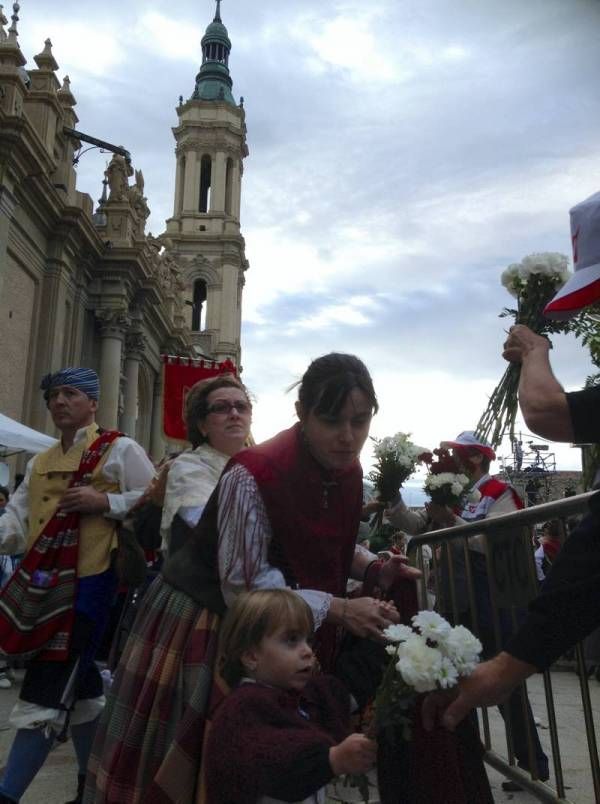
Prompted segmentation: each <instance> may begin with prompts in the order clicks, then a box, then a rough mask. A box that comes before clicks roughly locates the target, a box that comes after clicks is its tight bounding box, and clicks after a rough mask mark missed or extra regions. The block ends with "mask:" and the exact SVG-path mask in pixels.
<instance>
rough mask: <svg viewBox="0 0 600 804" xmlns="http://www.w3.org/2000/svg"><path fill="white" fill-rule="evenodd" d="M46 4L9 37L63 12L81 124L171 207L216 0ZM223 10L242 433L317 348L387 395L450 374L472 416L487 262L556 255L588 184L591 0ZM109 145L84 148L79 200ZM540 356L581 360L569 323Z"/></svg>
mask: <svg viewBox="0 0 600 804" xmlns="http://www.w3.org/2000/svg"><path fill="white" fill-rule="evenodd" d="M46 6H47V3H46V2H43V0H28V2H27V3H23V5H22V11H21V17H22V21H21V24H20V30H21V44H22V47H23V49H24V51H25V54H26V56H27V57H28V60H29V62H30V63H31V57H32V55H33V54H34V53H36V52H39V50H40V49H41V46H42V42H43V38H45V37H46V36H47V35H50V36H51V37H52V38H53V40H56V42H58V41H59V40H60V39H61V35H63V33H64V31H68V30H69V27H68V26H69V25H70V24H74V23H77V24H78V25H79V26H80V27H79V28H78V29H77V31H79V34H78V39H80V40H81V41H80V45H81V47H80V49H79V50H78V49H77V48H76V47H75V43H74V42H73V41H71V42H69V41H68V40H67V41H61V47H60V49H59V48H58V47H55V55H56V58H57V59H58V61H59V62H60V63H61V65H62V67H64V68H65V69H64V70H61V73H60V74H61V75H62V74H63V72H66V71H69V72H70V73H71V79H72V87H73V91H74V93H75V95H76V97H77V99H78V101H79V103H78V106H77V112H78V114H79V116H80V118H81V120H80V124H79V125H80V127H81V128H82V130H84V131H88V132H90V133H92V134H94V135H95V136H100V137H102V138H104V139H107V140H110V141H112V142H116V143H121V144H123V145H125V146H126V147H128V148H129V149H130V150H131V151H132V153H133V155H134V162H135V165H136V167H138V168H139V167H141V168H142V169H143V170H144V174H145V177H146V188H147V192H148V196H149V203H150V206H151V208H152V213H153V214H152V218H151V221H150V227H151V229H152V230H153V231H154V232H155V233H157V232H159V231H161V230H162V229H163V227H164V219H165V218H166V217H168V216H169V215H170V214H171V208H172V193H173V185H174V168H175V161H174V157H173V139H172V135H171V131H170V127H171V126H173V125H174V124H175V123H176V114H175V106H176V104H177V98H178V96H179V95H180V94H182V95H183V96H184V97H185V98H187V97H189V95H190V94H191V92H192V90H193V86H194V79H195V75H196V72H197V69H198V65H199V62H200V38H201V36H202V33H203V31H204V28H205V26H206V24H207V23H208V22H209V20H210V19H211V15H212V11H213V8H214V5H213V4H212V3H210V2H203V3H201V4H198V3H197V2H196V0H193V1H192V0H173V2H172V3H171V4H170V6H169V8H168V9H166V8H165V9H164V10H161V9H160V8H158V9H154V8H151V7H149V6H148V4H147V3H146V2H142V0H134V1H133V2H129V3H127V4H123V3H116V2H114V0H105V2H104V3H103V4H101V6H97V7H96V6H90V7H89V8H88V7H87V5H86V11H85V16H84V15H83V12H82V10H81V4H80V3H77V2H70V0H67V1H66V2H63V3H61V4H60V9H56V8H55V9H54V10H53V14H52V15H51V17H48V15H47V9H46ZM159 12H160V13H159ZM222 12H223V18H224V21H225V22H226V24H227V25H228V28H229V33H230V37H231V39H232V42H233V51H232V57H231V63H230V66H231V70H232V76H233V79H234V92H235V94H236V96H237V97H239V95H244V96H245V99H246V111H247V123H248V137H249V146H250V157H249V159H248V160H247V163H246V170H245V174H244V196H243V210H242V216H243V217H242V228H243V231H244V234H245V236H246V239H247V244H248V257H249V259H250V263H251V269H250V271H249V272H248V275H247V285H246V291H245V318H246V323H245V325H244V334H243V337H244V343H243V347H244V353H243V362H244V366H245V370H246V375H247V377H248V381H249V382H250V383H251V385H252V387H253V388H254V389H255V391H256V392H257V394H258V396H259V398H262V399H265V400H268V405H269V406H271V407H270V409H271V410H273V411H274V410H275V407H276V406H277V405H280V406H281V407H280V408H278V410H279V411H280V413H277V414H275V413H272V414H271V415H269V416H268V417H265V423H264V424H261V425H260V427H263V428H264V432H259V433H257V434H258V435H259V436H261V437H262V436H266V435H268V427H269V426H273V424H274V422H276V421H282V422H283V421H286V422H287V419H288V418H289V414H288V411H290V412H291V408H292V403H291V400H290V398H289V397H288V398H285V397H283V396H282V395H281V390H282V389H283V388H284V387H285V386H286V385H287V384H289V382H291V381H292V380H293V379H295V378H297V377H298V375H299V373H301V371H302V369H303V367H304V366H305V364H306V362H307V361H308V359H309V358H310V357H314V356H316V355H318V354H321V353H323V352H325V351H328V350H330V349H343V350H346V351H356V352H357V353H359V354H361V355H362V356H363V357H364V358H365V359H366V360H367V362H368V363H369V365H371V366H372V367H373V371H374V373H376V375H377V378H378V382H379V383H380V385H381V387H382V399H385V400H393V399H395V394H396V387H397V385H398V382H399V380H398V378H399V377H400V375H401V374H402V372H405V373H406V375H407V376H409V377H410V378H411V383H412V384H413V385H417V386H419V387H420V383H419V380H418V378H419V377H423V386H422V387H423V388H424V389H426V391H428V390H429V389H430V388H431V387H433V386H432V385H428V383H432V382H433V380H432V379H431V378H432V376H434V375H435V376H438V374H439V377H447V378H452V383H451V385H449V387H452V389H455V388H456V389H459V388H460V384H459V383H460V381H462V382H464V387H465V389H468V394H469V396H470V397H471V396H473V395H474V396H475V397H476V398H475V399H472V398H469V399H468V401H467V400H463V403H464V413H465V418H471V419H472V418H473V416H475V415H476V411H477V410H480V409H481V408H482V407H483V405H484V404H485V398H486V393H488V392H489V391H486V388H487V387H488V386H489V384H490V381H491V383H492V384H493V382H494V381H495V379H496V378H497V377H499V376H500V374H501V372H502V370H503V368H504V365H503V361H502V360H501V358H500V356H499V350H500V345H501V343H502V340H503V327H504V322H502V321H501V320H499V319H498V317H497V316H498V313H499V312H500V310H501V309H502V307H504V306H505V305H507V304H509V303H510V298H509V297H508V296H507V294H506V293H505V291H504V290H503V288H502V287H501V286H500V282H499V276H500V273H501V271H502V270H503V268H504V267H505V266H506V265H507V264H508V263H510V262H514V261H517V260H520V259H521V258H522V257H523V256H524V255H525V254H527V253H530V252H532V251H547V250H548V251H550V250H557V251H563V252H565V253H569V249H570V242H569V231H568V216H567V212H568V209H569V207H570V206H571V205H572V204H573V203H576V202H577V201H579V200H581V199H582V198H584V197H585V196H586V195H589V194H590V193H592V192H594V191H596V190H597V189H598V187H597V165H598V161H597V147H598V146H597V131H598V127H599V124H600V107H599V104H600V95H599V94H598V91H597V76H598V75H600V53H599V52H598V48H597V42H596V39H597V31H598V28H599V23H600V3H598V2H592V0H572V2H570V3H565V2H564V0H530V2H528V3H526V4H524V3H522V2H519V1H518V0H506V2H503V3H497V2H493V0H483V2H480V3H477V4H475V3H472V2H470V0H456V1H455V2H452V3H440V2H439V0H407V1H406V2H403V3H398V2H396V0H387V1H386V0H380V2H378V3H377V4H373V7H370V6H368V5H367V4H365V3H364V1H363V0H360V2H359V0H346V1H345V2H334V1H333V0H332V2H328V3H322V2H317V0H286V2H285V3H281V2H275V0H264V1H263V2H261V3H260V4H257V3H248V2H243V0H227V1H226V2H224V3H223V7H222ZM149 15H154V16H149ZM86 31H87V35H88V37H89V41H88V40H87V39H86V36H85V34H86ZM102 35H106V38H105V39H104V40H102V47H100V46H98V49H97V50H94V41H95V40H96V41H100V40H99V39H98V37H101V36H102ZM83 40H85V42H84V43H83V44H87V46H88V48H89V57H87V58H86V50H85V48H84V47H83V44H82V42H83ZM55 44H56V43H55ZM105 159H106V157H105V156H102V155H98V154H94V153H93V152H92V153H90V154H89V155H86V156H85V157H83V159H82V162H81V165H80V168H79V176H80V183H81V184H82V186H83V187H84V188H85V189H87V190H88V191H89V192H90V193H91V194H92V196H93V197H94V198H97V197H98V195H99V193H100V189H101V185H100V182H101V178H102V170H103V165H104V161H105ZM357 298H358V299H361V298H363V299H367V300H369V302H368V303H367V302H365V303H364V304H363V305H362V306H361V304H360V303H357V302H356V299H357ZM361 316H362V318H361ZM363 319H364V320H363ZM311 322H313V324H315V326H316V325H319V326H318V328H315V327H314V326H313V327H311V326H310V323H311ZM559 341H560V342H559ZM553 359H554V362H555V365H556V368H557V374H558V375H559V376H560V377H561V379H563V381H564V382H565V383H566V384H568V385H569V386H576V385H577V384H578V383H581V382H583V380H584V378H585V375H586V374H587V373H589V370H590V367H589V361H587V359H586V358H585V356H584V355H583V354H582V353H581V350H580V347H579V346H578V345H577V344H576V343H574V342H572V341H569V340H568V339H557V343H556V349H555V352H554V356H553ZM436 372H437V373H438V374H436ZM473 378H479V379H481V382H480V383H479V384H473ZM448 382H449V383H450V380H449V379H448ZM457 383H458V384H457ZM489 390H491V388H490V389H489ZM413 392H415V393H417V394H418V388H416V389H413ZM429 392H430V390H429ZM457 393H460V391H458V390H457ZM466 395H467V394H466V392H465V396H466ZM278 399H279V401H277V400H278ZM459 403H460V400H458V401H455V404H454V405H453V406H447V407H448V410H442V411H439V410H438V411H437V412H435V413H434V412H433V411H434V408H435V406H434V405H431V404H430V403H429V402H423V401H422V402H421V405H420V406H419V405H418V404H417V403H415V404H414V407H413V408H411V415H414V416H415V422H414V423H412V422H404V424H403V427H404V429H411V428H412V429H415V430H417V429H422V430H425V429H426V427H427V426H428V422H429V423H431V421H432V418H433V417H435V418H436V419H437V420H439V421H440V427H443V428H445V429H446V432H453V431H455V430H456V431H457V432H458V430H460V429H463V426H464V421H458V419H459V418H460V416H461V409H460V406H459ZM265 404H267V402H265ZM388 404H392V402H391V401H390V402H389V403H388ZM424 410H426V411H427V417H426V416H425V415H424V414H423V415H422V417H421V419H419V416H421V413H422V411H424ZM284 411H285V412H284ZM382 413H383V411H382ZM467 414H468V415H467ZM278 416H279V419H278ZM382 421H387V420H386V419H382ZM389 421H390V426H394V425H393V416H390V419H389ZM429 426H432V427H433V425H432V424H430V425H429Z"/></svg>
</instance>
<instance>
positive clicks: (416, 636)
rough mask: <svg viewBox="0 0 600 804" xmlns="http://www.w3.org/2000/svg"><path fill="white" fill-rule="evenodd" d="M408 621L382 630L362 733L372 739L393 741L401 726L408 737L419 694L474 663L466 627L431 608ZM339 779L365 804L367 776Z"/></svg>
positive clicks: (448, 682) (477, 648)
mask: <svg viewBox="0 0 600 804" xmlns="http://www.w3.org/2000/svg"><path fill="white" fill-rule="evenodd" d="M411 622H412V627H411V626H409V625H390V626H388V627H387V628H386V629H385V631H383V632H382V633H383V636H384V637H385V638H386V639H387V641H388V645H387V646H386V651H387V653H388V654H389V656H390V657H391V659H390V662H389V664H388V665H387V667H386V669H385V671H384V674H383V678H382V680H381V683H380V685H379V687H378V689H377V693H376V695H375V707H374V718H373V721H372V723H371V725H370V727H369V730H368V732H367V733H368V735H369V736H370V737H373V738H374V739H380V738H383V739H389V740H390V741H392V742H393V741H394V739H395V737H396V734H397V730H398V729H401V732H402V739H404V740H407V741H408V740H410V739H411V734H412V732H411V727H412V720H413V716H414V709H415V704H416V701H417V698H418V696H419V695H422V694H423V693H427V692H433V690H447V689H450V688H451V687H454V686H456V684H458V681H459V679H460V678H464V677H466V676H469V675H471V673H472V672H473V670H474V669H475V667H476V666H477V664H478V663H479V654H480V653H481V650H482V647H481V642H480V641H479V640H478V639H477V637H475V636H474V635H473V634H472V633H471V632H470V631H469V630H468V629H467V628H464V627H463V626H462V625H457V626H456V627H454V628H453V627H452V626H451V625H450V623H449V622H447V621H446V620H444V618H443V617H440V615H439V614H437V613H436V612H435V611H420V612H419V613H418V614H415V616H414V617H413V618H412V620H411ZM344 784H345V785H346V786H350V787H353V788H356V789H357V792H358V794H359V795H360V796H361V797H362V801H363V802H364V804H368V803H369V801H370V800H371V799H370V790H369V781H368V778H367V777H366V775H364V774H352V775H348V776H347V777H346V779H345V782H344ZM343 800H348V799H346V798H344V799H343Z"/></svg>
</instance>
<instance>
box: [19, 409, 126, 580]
mask: <svg viewBox="0 0 600 804" xmlns="http://www.w3.org/2000/svg"><path fill="white" fill-rule="evenodd" d="M97 437H98V425H97V424H96V423H94V424H90V426H89V427H87V429H86V436H85V438H84V439H82V440H81V441H79V442H78V443H77V444H73V446H72V447H71V449H69V450H68V451H67V452H63V449H62V446H61V444H60V442H59V443H58V444H56V446H54V447H51V448H50V449H49V450H46V452H42V453H41V454H40V455H38V456H37V457H36V458H35V460H34V462H33V466H32V468H31V477H30V479H29V534H28V538H27V549H28V550H29V548H30V547H31V546H32V545H33V543H34V542H35V540H36V539H37V538H38V536H39V535H40V533H41V532H42V530H43V529H44V527H45V526H46V525H47V523H48V522H49V521H50V519H51V518H52V516H53V515H54V512H55V511H56V509H57V507H58V503H59V502H60V500H61V498H62V496H63V494H64V493H65V491H66V490H67V488H68V487H69V483H70V482H71V477H72V475H73V472H75V471H77V469H78V468H79V464H80V462H81V457H82V455H83V452H84V450H86V449H88V448H89V447H90V446H91V445H92V444H93V443H94V441H95V440H96V438H97ZM114 443H115V442H113V444H111V445H110V447H109V448H108V449H107V450H106V452H105V453H104V455H103V456H102V459H101V460H100V462H99V463H98V466H96V468H95V469H94V471H93V472H92V478H91V483H90V485H92V486H93V487H94V488H95V489H96V491H102V492H106V493H109V494H110V493H118V492H119V491H120V488H119V484H118V483H114V482H112V481H110V480H107V479H106V478H105V477H104V476H103V474H102V467H103V466H104V463H105V462H106V459H107V457H108V454H109V452H110V450H111V449H112V447H113V445H114ZM116 526H117V523H116V521H115V520H114V519H108V518H107V517H105V516H104V515H103V514H82V515H81V518H80V525H79V558H78V562H77V573H78V575H79V577H80V578H83V577H85V576H86V575H97V574H98V573H99V572H104V570H106V569H108V567H109V564H110V553H111V550H113V549H115V548H116V546H117V530H116Z"/></svg>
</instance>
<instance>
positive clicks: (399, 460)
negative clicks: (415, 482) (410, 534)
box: [369, 433, 429, 503]
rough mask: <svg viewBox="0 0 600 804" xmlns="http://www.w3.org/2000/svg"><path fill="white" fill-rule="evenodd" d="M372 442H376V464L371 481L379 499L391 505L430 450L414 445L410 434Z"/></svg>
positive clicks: (397, 434)
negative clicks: (399, 490)
mask: <svg viewBox="0 0 600 804" xmlns="http://www.w3.org/2000/svg"><path fill="white" fill-rule="evenodd" d="M372 440H373V441H374V442H375V447H374V449H373V452H374V453H375V458H376V463H375V468H374V469H373V471H372V472H371V473H370V474H369V480H370V481H371V482H372V483H373V485H374V486H375V490H376V491H377V495H378V497H379V499H380V500H382V501H383V502H387V503H389V502H391V501H392V500H393V498H394V497H395V496H396V494H397V493H398V489H399V488H400V487H401V486H402V484H403V483H404V482H405V481H406V480H408V478H409V477H410V476H411V475H412V473H413V472H414V471H415V469H416V467H417V464H418V463H420V462H421V461H422V460H423V457H424V456H425V455H427V454H429V450H427V449H425V448H424V447H418V446H417V445H416V444H413V442H412V441H411V440H410V433H396V435H393V436H386V438H381V439H378V438H373V439H372Z"/></svg>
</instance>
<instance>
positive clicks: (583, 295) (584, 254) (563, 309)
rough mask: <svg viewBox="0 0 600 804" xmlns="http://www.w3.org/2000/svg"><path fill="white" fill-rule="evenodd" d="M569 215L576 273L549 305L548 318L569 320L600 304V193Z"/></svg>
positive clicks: (546, 313)
mask: <svg viewBox="0 0 600 804" xmlns="http://www.w3.org/2000/svg"><path fill="white" fill-rule="evenodd" d="M569 214H570V215H571V240H572V242H573V265H574V268H575V273H574V274H573V276H572V277H571V279H569V281H568V282H567V283H566V284H564V285H563V286H562V288H561V289H560V290H559V291H558V293H557V294H556V296H555V297H554V298H553V299H552V301H551V302H550V303H549V304H547V305H546V309H545V310H544V315H546V316H548V318H557V319H562V318H569V317H570V316H572V315H575V313H578V312H579V311H580V310H581V308H582V307H587V306H588V305H589V304H594V302H597V301H600V193H594V195H591V196H590V197H589V198H586V199H585V201H582V202H581V203H580V204H577V205H576V206H574V207H573V209H572V210H571V212H570V213H569Z"/></svg>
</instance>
